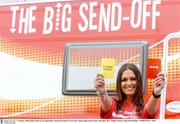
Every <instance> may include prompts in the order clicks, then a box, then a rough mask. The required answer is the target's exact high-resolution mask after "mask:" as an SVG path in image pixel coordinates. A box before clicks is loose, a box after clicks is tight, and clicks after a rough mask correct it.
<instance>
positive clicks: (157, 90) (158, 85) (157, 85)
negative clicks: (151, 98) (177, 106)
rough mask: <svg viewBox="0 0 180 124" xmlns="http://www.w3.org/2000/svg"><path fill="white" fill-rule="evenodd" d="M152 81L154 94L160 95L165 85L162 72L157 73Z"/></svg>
mask: <svg viewBox="0 0 180 124" xmlns="http://www.w3.org/2000/svg"><path fill="white" fill-rule="evenodd" d="M153 82H154V94H155V95H161V91H162V89H163V88H164V86H165V81H164V74H162V73H159V74H158V75H157V77H156V78H155V79H154V80H153Z"/></svg>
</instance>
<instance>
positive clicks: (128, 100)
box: [125, 96, 134, 103]
mask: <svg viewBox="0 0 180 124" xmlns="http://www.w3.org/2000/svg"><path fill="white" fill-rule="evenodd" d="M125 101H126V102H127V103H133V101H134V97H133V96H126V100H125Z"/></svg>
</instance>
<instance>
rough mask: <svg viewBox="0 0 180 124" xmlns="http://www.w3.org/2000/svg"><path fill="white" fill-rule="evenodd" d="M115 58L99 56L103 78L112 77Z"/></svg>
mask: <svg viewBox="0 0 180 124" xmlns="http://www.w3.org/2000/svg"><path fill="white" fill-rule="evenodd" d="M114 66H115V58H101V72H100V73H101V74H102V75H103V76H104V78H108V79H113V78H114Z"/></svg>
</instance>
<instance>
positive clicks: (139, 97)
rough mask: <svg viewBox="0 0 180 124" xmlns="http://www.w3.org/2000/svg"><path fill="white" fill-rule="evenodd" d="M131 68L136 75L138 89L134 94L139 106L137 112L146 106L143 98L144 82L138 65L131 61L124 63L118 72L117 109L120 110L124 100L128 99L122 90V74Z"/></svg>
mask: <svg viewBox="0 0 180 124" xmlns="http://www.w3.org/2000/svg"><path fill="white" fill-rule="evenodd" d="M127 69H130V70H132V71H133V72H134V74H135V76H136V82H137V86H136V90H135V94H134V100H133V101H134V104H135V105H136V106H137V109H136V112H138V113H139V112H141V111H142V110H143V108H144V99H143V93H142V92H143V83H142V76H141V73H140V71H139V69H138V67H137V66H136V65H134V64H131V63H126V64H124V65H123V66H122V67H121V68H120V69H119V72H118V75H117V79H116V92H115V100H116V101H117V109H118V110H120V109H121V106H122V104H123V102H124V101H125V99H126V95H125V94H124V93H123V92H122V90H121V82H122V81H121V78H122V74H123V72H124V71H125V70H127Z"/></svg>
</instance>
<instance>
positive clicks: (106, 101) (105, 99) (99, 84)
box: [95, 74, 112, 112]
mask: <svg viewBox="0 0 180 124" xmlns="http://www.w3.org/2000/svg"><path fill="white" fill-rule="evenodd" d="M95 88H96V90H97V92H98V94H99V97H100V100H101V106H102V110H103V111H104V112H106V111H108V110H109V109H110V107H111V104H112V101H111V97H110V96H108V94H107V92H106V87H105V81H104V76H103V75H101V74H97V75H96V79H95Z"/></svg>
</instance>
